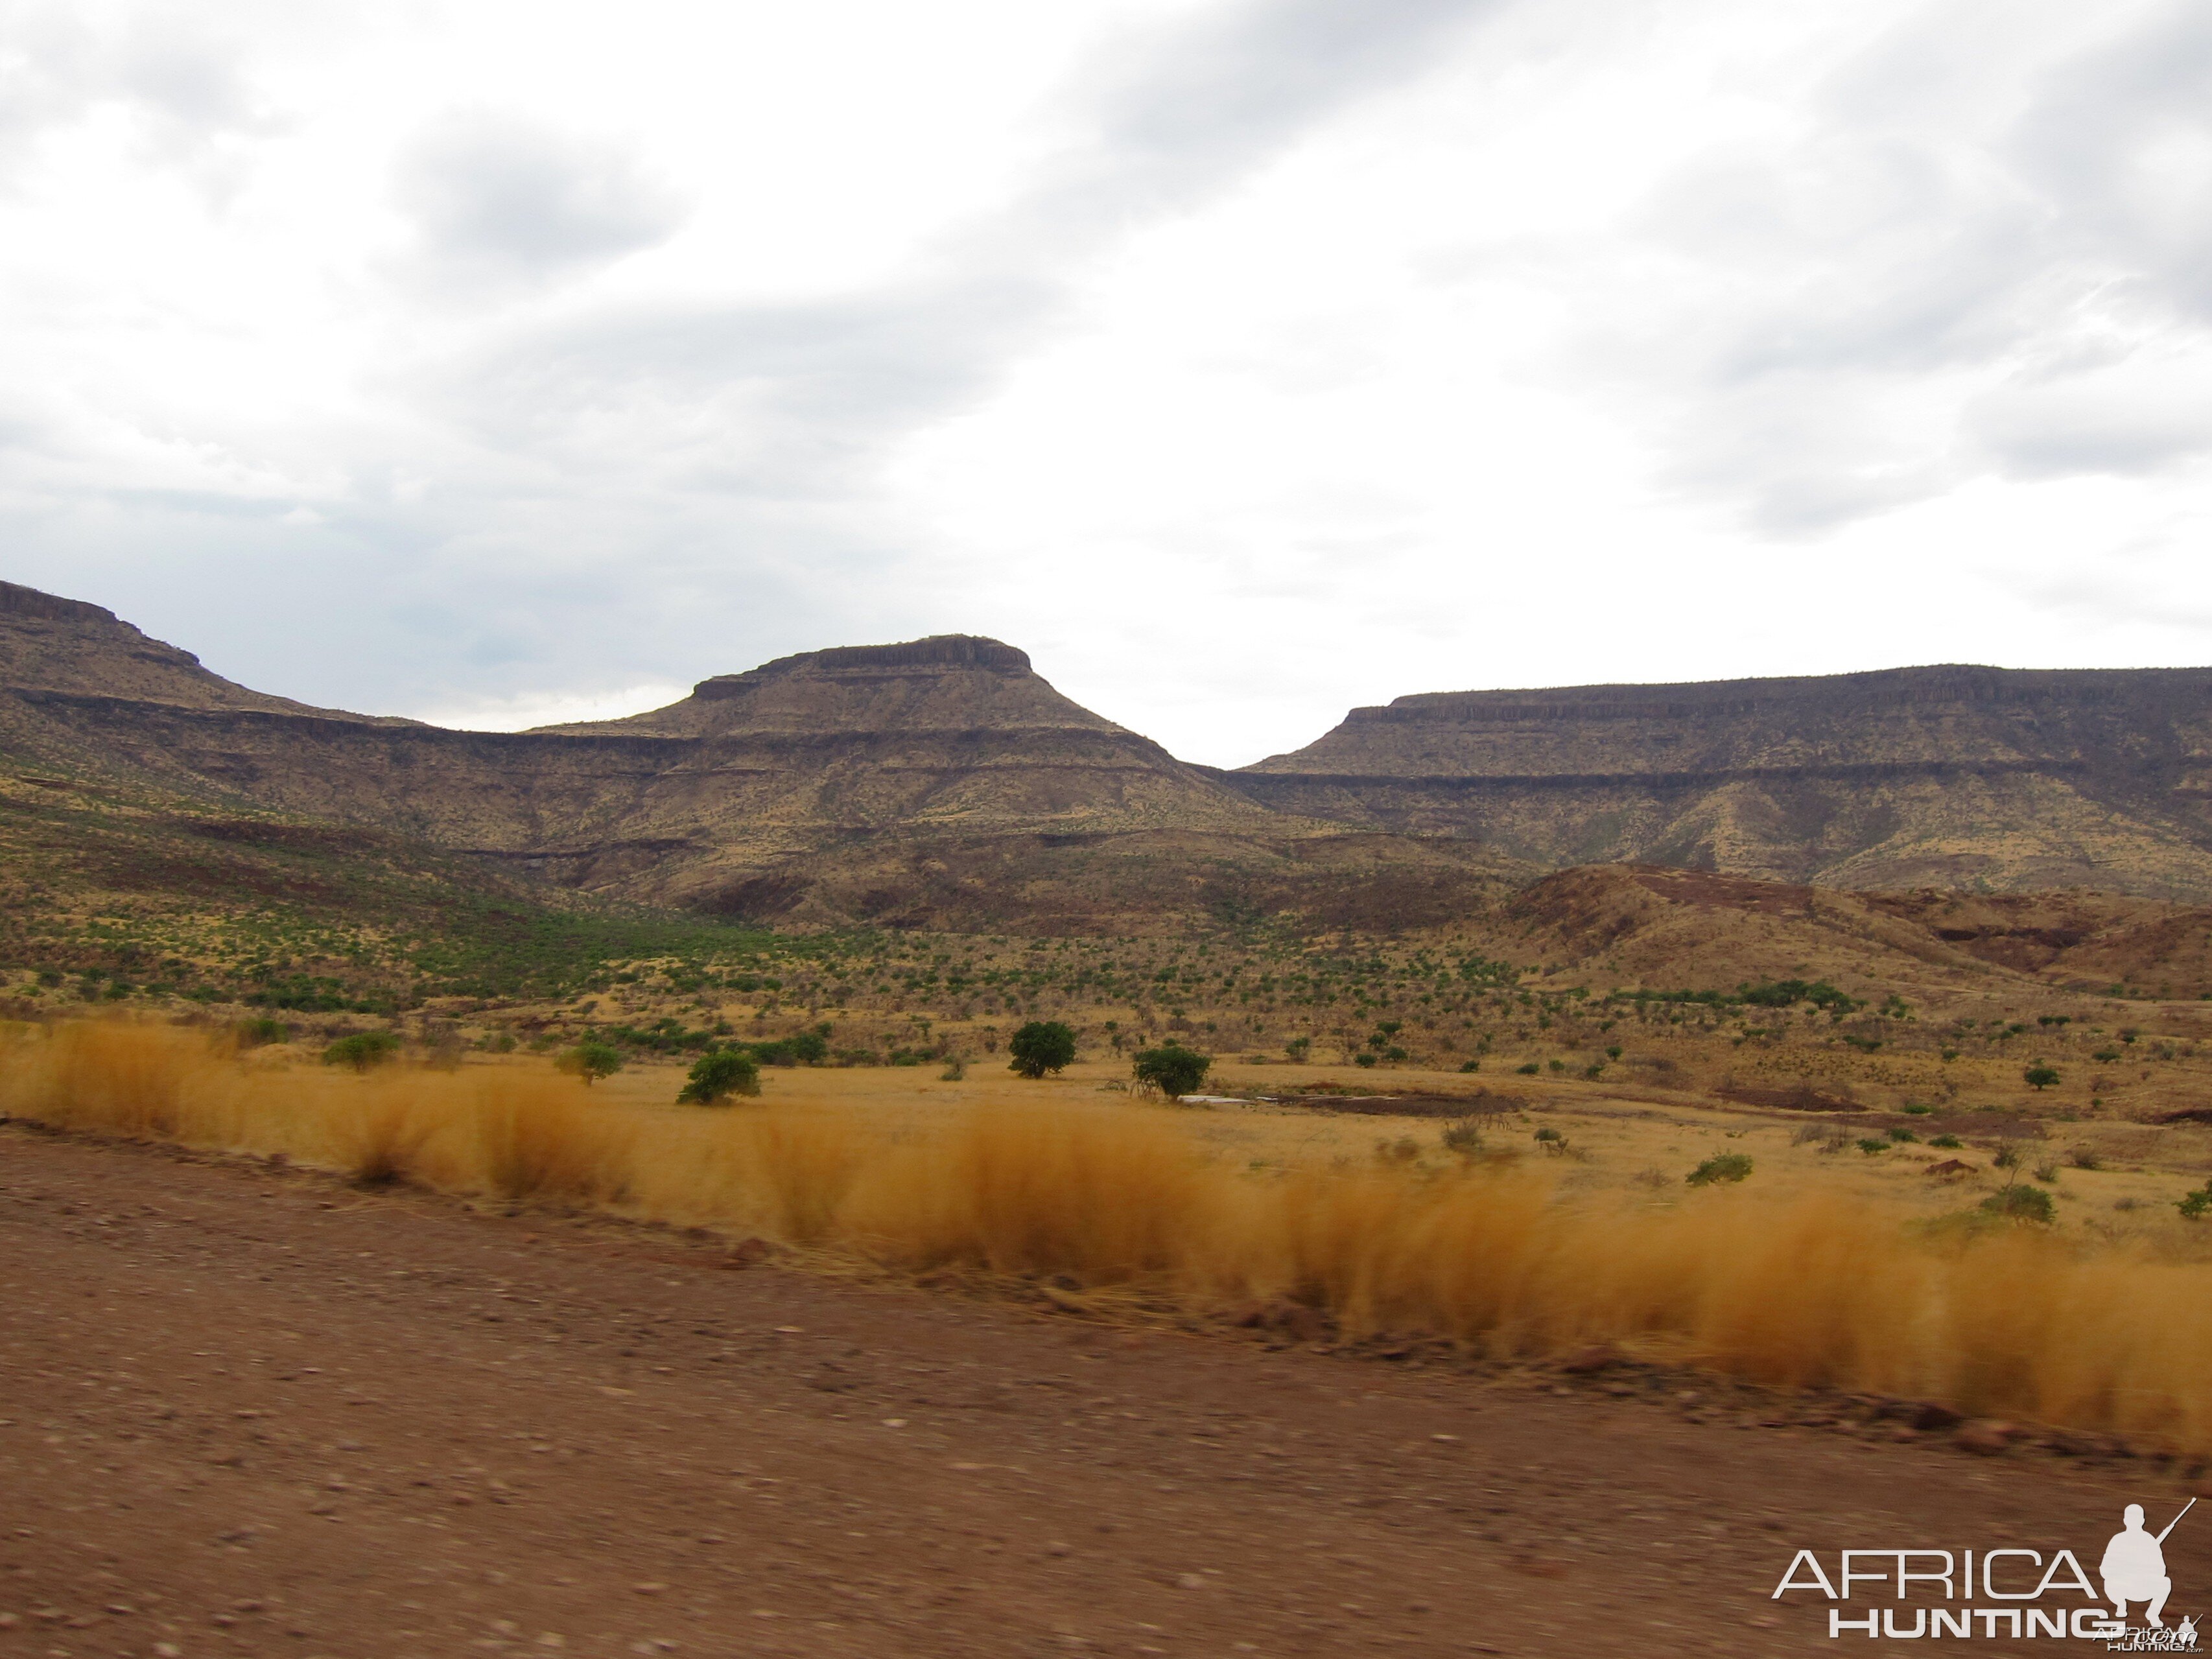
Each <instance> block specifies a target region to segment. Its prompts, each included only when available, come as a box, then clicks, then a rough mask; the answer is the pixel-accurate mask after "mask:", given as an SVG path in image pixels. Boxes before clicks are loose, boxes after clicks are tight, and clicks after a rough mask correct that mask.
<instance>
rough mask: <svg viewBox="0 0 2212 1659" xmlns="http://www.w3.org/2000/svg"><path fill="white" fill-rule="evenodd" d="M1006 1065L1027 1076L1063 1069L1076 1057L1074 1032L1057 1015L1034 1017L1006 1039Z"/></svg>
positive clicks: (1033, 1076) (1013, 1070)
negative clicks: (1042, 1017) (1046, 1017)
mask: <svg viewBox="0 0 2212 1659" xmlns="http://www.w3.org/2000/svg"><path fill="white" fill-rule="evenodd" d="M1006 1052H1007V1053H1008V1054H1011V1055H1012V1056H1013V1058H1012V1060H1009V1061H1008V1062H1007V1066H1006V1069H1007V1070H1008V1071H1010V1072H1016V1073H1020V1074H1021V1075H1022V1076H1023V1077H1026V1078H1041V1077H1043V1076H1045V1075H1046V1074H1047V1073H1052V1072H1058V1071H1060V1070H1063V1069H1064V1068H1066V1066H1069V1065H1071V1064H1073V1061H1074V1060H1075V1032H1074V1030H1073V1029H1072V1028H1070V1027H1069V1026H1066V1025H1064V1024H1061V1023H1060V1021H1059V1020H1056V1019H1033V1020H1031V1021H1030V1023H1029V1024H1026V1025H1024V1026H1023V1027H1022V1028H1021V1030H1018V1031H1016V1032H1015V1033H1014V1034H1013V1036H1012V1037H1010V1038H1008V1039H1007V1042H1006Z"/></svg>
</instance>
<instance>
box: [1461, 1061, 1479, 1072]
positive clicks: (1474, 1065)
mask: <svg viewBox="0 0 2212 1659" xmlns="http://www.w3.org/2000/svg"><path fill="white" fill-rule="evenodd" d="M1459 1068H1460V1070H1461V1071H1462V1072H1479V1071H1480V1070H1481V1069H1482V1062H1481V1061H1480V1060H1462V1061H1460V1063H1459Z"/></svg>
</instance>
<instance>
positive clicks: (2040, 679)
mask: <svg viewBox="0 0 2212 1659" xmlns="http://www.w3.org/2000/svg"><path fill="white" fill-rule="evenodd" d="M2206 696H2212V670H2207V669H2201V668H1990V667H1986V666H1983V665H1978V664H1972V663H1939V664H1935V665H1929V666H1927V667H1922V668H1885V669H1876V670H1873V671H1869V672H1865V673H1857V674H1807V675H1796V676H1788V677H1779V678H1772V679H1751V680H1691V681H1684V682H1681V683H1679V684H1656V685H1568V686H1554V687H1549V688H1546V689H1544V690H1504V691H1422V692H1416V693H1413V695H1411V696H1403V697H1397V698H1394V699H1393V700H1392V701H1391V702H1389V703H1388V704H1386V705H1384V706H1383V707H1380V708H1354V709H1352V711H1351V712H1350V713H1349V714H1346V716H1345V724H1346V725H1347V726H1356V725H1365V724H1372V723H1381V724H1389V723H1394V722H1401V721H1410V722H1418V723H1422V724H1432V723H1448V722H1454V721H1462V720H1516V721H1518V720H1556V721H1580V720H1638V719H1645V720H1650V719H1692V718H1705V719H1711V718H1714V717H1717V716H1728V715H1746V714H1759V713H1762V712H1765V711H1769V710H1771V711H1776V712H1781V711H1784V710H1789V711H1792V712H1802V711H1804V710H1808V709H1817V710H1821V711H1825V712H1826V713H1829V714H1847V713H1849V714H1872V713H1875V712H1878V711H1881V710H1884V709H1899V708H1926V707H1929V705H1933V704H1942V703H1958V704H1966V705H1972V704H2015V705H2017V704H2052V703H2061V704H2111V703H2118V702H2128V703H2136V702H2143V701H2145V700H2147V699H2148V700H2153V701H2166V700H2170V699H2173V698H2177V697H2179V698H2183V699H2191V698H2194V699H2198V700H2201V699H2203V698H2204V697H2206ZM1287 758H1288V757H1284V756H1276V757H1272V760H1271V761H1263V762H1261V763H1260V764H1261V766H1272V764H1273V762H1275V761H1281V760H1284V759H1287Z"/></svg>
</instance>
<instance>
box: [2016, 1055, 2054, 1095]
mask: <svg viewBox="0 0 2212 1659" xmlns="http://www.w3.org/2000/svg"><path fill="white" fill-rule="evenodd" d="M2020 1077H2021V1082H2023V1083H2025V1084H2027V1086H2028V1087H2029V1088H2031V1089H2033V1090H2034V1091H2036V1092H2037V1093H2038V1094H2041V1093H2042V1092H2043V1091H2045V1089H2048V1088H2049V1087H2050V1086H2051V1085H2052V1084H2054V1083H2056V1082H2057V1081H2058V1080H2059V1077H2058V1073H2057V1071H2056V1070H2055V1069H2054V1068H2053V1067H2051V1066H2045V1064H2044V1063H2043V1062H2042V1061H2041V1060H2038V1061H2036V1062H2035V1064H2034V1065H2033V1066H2029V1067H2028V1068H2027V1070H2026V1071H2024V1072H2022V1073H2021V1074H2020Z"/></svg>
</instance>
